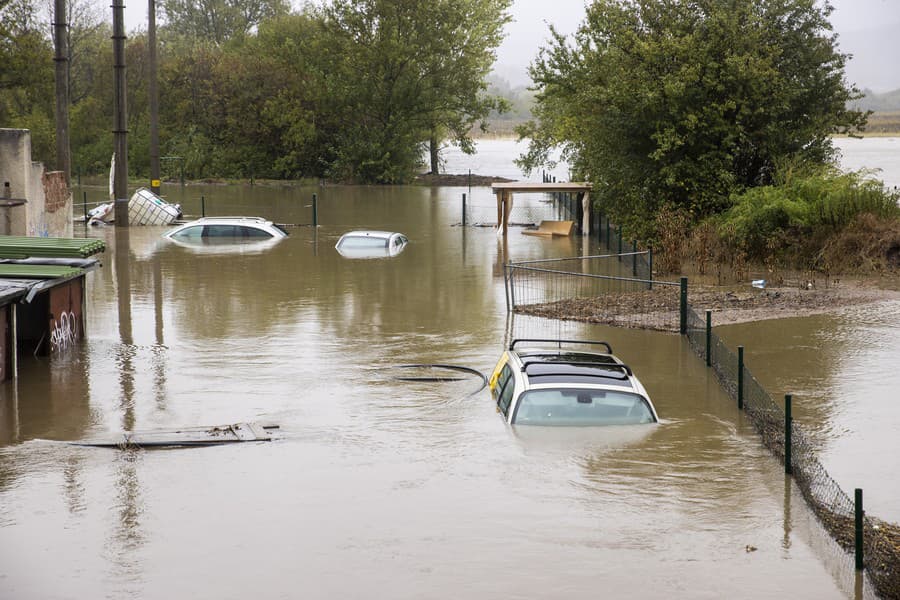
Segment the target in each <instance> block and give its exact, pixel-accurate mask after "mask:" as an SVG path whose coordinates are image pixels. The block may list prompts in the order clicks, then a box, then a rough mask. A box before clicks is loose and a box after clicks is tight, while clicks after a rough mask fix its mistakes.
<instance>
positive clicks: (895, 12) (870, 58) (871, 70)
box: [496, 0, 900, 92]
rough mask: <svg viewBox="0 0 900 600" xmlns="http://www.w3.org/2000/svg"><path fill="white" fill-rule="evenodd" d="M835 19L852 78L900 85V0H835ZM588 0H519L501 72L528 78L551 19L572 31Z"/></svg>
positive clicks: (878, 85)
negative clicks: (848, 56) (532, 60)
mask: <svg viewBox="0 0 900 600" xmlns="http://www.w3.org/2000/svg"><path fill="white" fill-rule="evenodd" d="M831 3H832V5H833V6H834V7H835V11H834V12H833V13H832V14H831V24H832V26H833V27H834V30H835V32H836V33H838V35H839V36H840V38H839V42H838V43H839V45H840V49H841V51H842V52H846V53H849V54H852V55H853V58H852V59H851V60H850V63H849V64H848V65H847V70H846V73H847V78H848V80H850V81H851V82H853V83H856V84H857V85H858V86H859V87H860V88H869V89H871V90H873V91H875V92H886V91H891V90H895V89H898V88H900V61H898V60H897V59H898V57H900V1H898V0H832V2H831ZM584 6H585V0H553V1H552V2H544V1H542V0H515V2H514V4H513V8H512V13H513V18H514V19H515V22H513V23H511V24H510V25H509V26H508V28H507V38H506V40H505V41H504V43H503V45H502V46H501V47H500V48H499V49H498V53H497V68H496V70H497V73H498V74H500V75H501V76H503V77H504V78H506V79H507V80H509V82H510V83H511V84H513V85H525V84H527V83H528V78H527V74H526V73H525V69H526V67H527V65H528V63H529V62H531V59H532V58H534V56H535V54H537V49H538V48H539V47H540V46H541V45H542V44H543V43H544V42H545V41H546V40H547V38H548V37H549V36H548V31H549V29H548V24H553V25H554V26H555V27H556V29H557V30H558V31H559V32H560V33H564V34H566V35H571V34H572V33H574V31H575V30H576V29H577V28H578V25H579V24H580V23H581V21H582V20H583V19H584Z"/></svg>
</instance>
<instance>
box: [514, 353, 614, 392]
mask: <svg viewBox="0 0 900 600" xmlns="http://www.w3.org/2000/svg"><path fill="white" fill-rule="evenodd" d="M519 358H520V359H521V361H522V371H523V372H524V373H525V375H526V376H527V377H528V381H529V383H531V384H538V383H595V384H605V385H620V386H623V387H629V388H630V387H632V385H631V380H630V378H629V376H630V374H631V370H630V369H629V368H628V367H627V366H625V365H623V364H622V363H621V362H619V361H617V360H616V359H615V357H613V356H612V355H609V354H595V353H586V352H546V351H541V352H523V353H521V354H519Z"/></svg>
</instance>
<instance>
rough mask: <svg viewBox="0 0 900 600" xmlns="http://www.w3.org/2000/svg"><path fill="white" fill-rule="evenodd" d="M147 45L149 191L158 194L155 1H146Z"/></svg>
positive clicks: (157, 95) (157, 93) (157, 94)
mask: <svg viewBox="0 0 900 600" xmlns="http://www.w3.org/2000/svg"><path fill="white" fill-rule="evenodd" d="M147 20H148V25H147V43H148V44H149V46H150V48H149V51H150V52H149V53H150V56H149V59H150V60H149V63H150V65H149V66H150V86H149V87H150V190H151V191H152V192H153V193H154V194H159V187H160V185H159V91H158V88H157V82H156V79H157V67H156V1H155V0H148V6H147Z"/></svg>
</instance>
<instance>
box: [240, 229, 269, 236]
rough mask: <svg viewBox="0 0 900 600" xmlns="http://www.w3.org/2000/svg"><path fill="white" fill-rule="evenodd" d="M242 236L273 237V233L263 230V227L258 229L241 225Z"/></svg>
mask: <svg viewBox="0 0 900 600" xmlns="http://www.w3.org/2000/svg"><path fill="white" fill-rule="evenodd" d="M240 230H241V237H246V238H268V237H272V234H271V233H269V232H268V231H263V230H262V229H257V228H256V227H246V226H244V227H241V228H240Z"/></svg>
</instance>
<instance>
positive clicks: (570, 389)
mask: <svg viewBox="0 0 900 600" xmlns="http://www.w3.org/2000/svg"><path fill="white" fill-rule="evenodd" d="M529 344H530V345H531V347H530V348H525V346H526V345H529ZM577 344H582V345H583V344H587V345H594V346H602V347H603V349H605V350H606V351H605V352H592V351H583V350H577V349H571V346H572V345H577ZM563 345H566V346H567V349H563ZM489 386H490V390H491V396H492V397H493V399H494V401H495V402H496V403H497V410H498V411H499V412H500V413H501V414H502V415H503V417H504V418H505V419H506V422H507V423H509V424H512V425H551V426H553V425H555V426H566V425H568V426H595V425H638V424H646V423H657V422H659V417H658V415H657V414H656V408H655V407H654V406H653V403H652V402H651V401H650V397H649V396H648V395H647V391H646V390H645V389H644V386H643V385H641V382H640V381H638V378H637V377H635V375H634V373H633V372H632V371H631V368H630V367H629V366H628V365H626V364H624V363H623V362H622V361H621V360H619V358H618V357H616V356H615V355H613V353H612V348H611V347H610V345H609V344H608V343H606V342H593V341H579V340H547V339H517V340H513V342H512V343H511V344H510V345H509V349H508V350H507V351H506V352H504V353H503V355H502V356H501V357H500V360H499V362H498V363H497V366H496V368H495V369H494V372H493V374H492V375H491V379H490V382H489Z"/></svg>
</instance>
